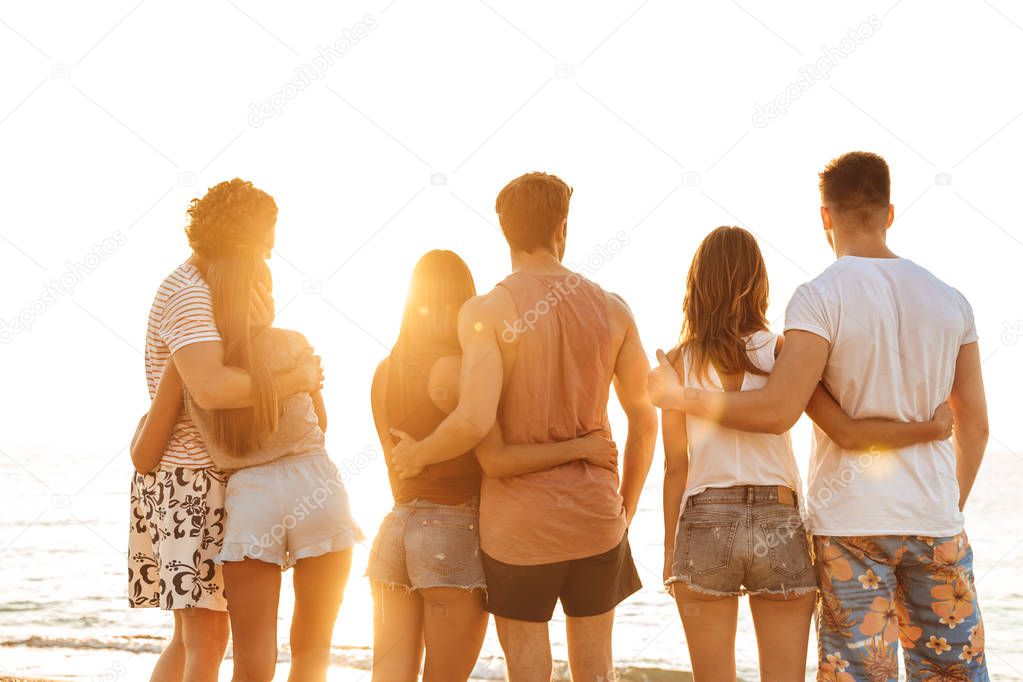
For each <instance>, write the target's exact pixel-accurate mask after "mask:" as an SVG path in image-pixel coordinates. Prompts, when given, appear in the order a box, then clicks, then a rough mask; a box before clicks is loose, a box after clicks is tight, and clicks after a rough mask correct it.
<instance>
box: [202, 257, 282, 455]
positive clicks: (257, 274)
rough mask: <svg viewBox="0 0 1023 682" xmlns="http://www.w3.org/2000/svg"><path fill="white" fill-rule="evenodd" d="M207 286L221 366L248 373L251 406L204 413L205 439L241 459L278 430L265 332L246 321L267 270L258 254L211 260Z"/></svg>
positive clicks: (277, 403)
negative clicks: (221, 349)
mask: <svg viewBox="0 0 1023 682" xmlns="http://www.w3.org/2000/svg"><path fill="white" fill-rule="evenodd" d="M206 281H207V284H208V285H209V287H210V292H211V294H212V295H213V316H214V318H215V319H216V321H217V329H218V330H219V331H220V337H221V339H222V340H223V342H224V364H225V365H227V366H230V367H237V368H238V369H241V370H244V371H245V372H247V373H248V374H249V376H250V377H252V388H253V391H252V393H253V406H252V407H242V408H237V409H225V410H211V411H210V412H209V413H208V415H207V416H206V419H205V421H206V422H207V423H208V424H209V427H210V433H209V434H208V436H209V437H210V438H211V439H212V440H213V442H214V444H216V445H217V446H218V447H219V448H221V449H223V450H226V451H227V452H229V453H231V454H232V455H236V456H237V455H244V454H245V453H246V452H249V451H250V450H252V449H254V448H256V447H258V446H259V443H260V442H261V440H262V439H263V438H265V437H267V436H269V435H270V434H272V433H273V432H274V431H276V430H277V423H278V418H279V416H280V400H279V397H278V395H277V386H276V384H275V383H274V379H273V372H272V369H271V367H270V363H269V349H270V339H269V331H270V327H269V326H267V327H265V328H261V329H254V328H252V327H251V326H250V322H249V308H250V305H251V301H252V297H253V296H255V295H257V294H256V285H257V284H262V285H263V286H265V287H266V289H267V291H270V288H271V282H272V281H271V277H270V268H269V267H267V264H266V261H264V260H263V259H262V257H260V256H259V255H257V254H254V253H249V252H248V251H247V250H240V251H239V252H238V253H237V254H232V255H229V256H222V257H220V258H217V259H216V260H214V261H212V262H211V263H210V266H209V268H208V269H207V273H206Z"/></svg>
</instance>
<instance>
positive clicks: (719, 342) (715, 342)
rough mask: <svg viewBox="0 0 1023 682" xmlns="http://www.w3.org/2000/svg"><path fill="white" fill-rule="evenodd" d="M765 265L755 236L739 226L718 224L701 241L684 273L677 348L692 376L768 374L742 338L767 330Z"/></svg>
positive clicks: (679, 356) (678, 357)
mask: <svg viewBox="0 0 1023 682" xmlns="http://www.w3.org/2000/svg"><path fill="white" fill-rule="evenodd" d="M768 292H769V289H768V282H767V267H766V266H765V265H764V258H763V256H762V255H761V253H760V247H759V246H757V240H756V238H755V237H754V236H753V235H752V234H750V233H749V232H747V231H746V230H744V229H742V228H741V227H719V228H717V229H715V230H714V231H712V232H711V233H710V234H708V235H707V236H706V237H705V238H704V240H703V242H701V243H700V246H699V248H698V249H697V250H696V254H695V255H694V256H693V263H692V265H691V266H690V267H689V275H688V276H687V278H686V294H685V299H684V300H683V302H682V312H683V315H684V317H683V321H682V333H681V334H680V337H679V350H680V353H679V355H678V356H677V357H676V360H678V359H680V358H681V353H683V352H684V353H688V357H689V360H690V366H691V368H692V369H693V370H695V371H696V372H697V376H702V377H704V378H706V376H707V367H708V366H709V365H710V364H713V365H714V367H715V369H717V370H718V372H719V373H723V374H735V373H739V372H749V373H751V374H759V375H764V374H767V372H765V371H764V370H763V369H761V368H760V367H757V366H756V365H755V364H754V363H753V361H752V360H751V359H750V357H749V354H748V353H747V341H746V337H748V336H749V335H750V334H752V333H754V332H758V331H766V330H767V329H768V325H767V302H768Z"/></svg>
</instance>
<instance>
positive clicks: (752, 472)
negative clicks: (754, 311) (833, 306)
mask: <svg viewBox="0 0 1023 682" xmlns="http://www.w3.org/2000/svg"><path fill="white" fill-rule="evenodd" d="M777 343H778V337H777V336H775V335H774V334H772V333H771V332H767V331H762V332H756V333H755V334H752V335H751V336H750V337H748V338H747V339H746V349H747V350H746V352H747V354H748V355H749V358H750V360H752V361H753V364H754V365H756V366H757V367H759V368H760V369H762V370H764V371H765V372H770V371H771V369H773V368H774V349H775V346H776V345H777ZM687 355H688V354H686V353H684V354H683V365H684V369H683V378H682V380H683V383H684V384H685V386H686V387H688V388H698V389H701V390H705V391H721V390H723V389H722V386H721V379H720V377H719V376H718V373H717V371H716V370H715V369H714V366H713V365H709V366H708V367H707V374H706V378H704V376H702V375H701V373H700V372H697V371H694V368H692V367H690V363H689V358H688V357H686V356H687ZM765 385H767V376H765V375H759V374H750V373H749V372H746V374H745V375H744V376H743V379H742V386H741V387H740V390H743V391H752V390H755V389H758V388H763V387H764V386H765ZM686 436H687V440H688V441H689V474H688V476H687V478H686V490H685V494H684V495H683V497H682V505H683V506H685V502H686V500H687V499H689V498H690V497H692V496H693V495H698V494H699V493H702V492H703V491H704V490H707V489H708V488H730V487H732V486H737V485H783V486H786V487H788V488H791V489H792V490H793V492H795V493H796V496H797V497H798V498H799V499H800V500H802V497H803V487H802V484H801V483H800V480H799V468H798V467H797V466H796V458H795V455H794V454H793V453H792V441H791V439H790V437H789V434H788V432H787V431H786V432H785V433H783V434H780V435H779V434H773V433H753V432H749V431H738V430H736V429H729V428H726V427H724V426H721V425H719V424H717V423H716V422H712V421H708V420H706V419H701V418H699V417H694V416H692V415H688V414H687V415H686Z"/></svg>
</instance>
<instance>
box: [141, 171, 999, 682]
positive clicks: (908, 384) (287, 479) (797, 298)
mask: <svg viewBox="0 0 1023 682" xmlns="http://www.w3.org/2000/svg"><path fill="white" fill-rule="evenodd" d="M820 191H821V204H822V206H821V209H820V213H821V219H822V223H823V230H824V235H825V236H826V238H827V241H828V243H829V244H830V246H831V248H832V249H833V250H834V252H835V255H836V257H837V260H836V262H835V263H834V264H833V265H832V266H831V267H829V268H828V269H826V270H825V271H824V272H823V273H822V274H821V275H820V276H818V277H817V278H815V279H814V280H812V281H811V282H808V283H807V284H804V285H802V286H800V287H799V288H798V289H797V290H796V292H795V294H794V295H793V297H792V299H791V301H790V302H789V304H788V308H787V310H786V315H785V329H784V334H783V335H777V334H774V333H772V332H771V331H770V329H769V325H768V321H767V318H766V311H767V302H768V278H767V272H766V268H765V265H764V261H763V258H762V256H761V253H760V250H759V248H758V246H757V242H756V239H755V238H754V237H753V236H752V235H751V234H750V233H749V232H747V231H746V230H743V229H741V228H739V227H719V228H717V229H715V230H713V231H712V232H711V233H710V234H709V235H708V236H707V237H706V238H705V239H704V240H703V242H702V243H701V244H700V246H699V248H698V250H697V252H696V254H695V257H694V258H693V261H692V265H691V267H690V269H689V273H688V276H687V278H686V283H685V293H684V298H683V302H682V319H681V322H680V328H681V333H680V336H679V340H678V343H677V344H676V345H675V346H674V347H673V348H672V349H671V350H670V351H669V352H667V353H663V352H661V351H657V354H656V355H657V364H656V366H654V368H653V369H651V365H650V362H649V359H648V355H647V353H646V352H645V350H644V348H643V345H642V343H641V341H640V337H639V333H638V331H637V328H636V323H635V320H634V319H633V315H632V312H631V311H630V309H629V307H628V305H627V304H626V303H625V301H624V300H623V299H622V298H621V297H619V296H617V295H615V294H612V293H609V292H606V291H604V290H603V289H602V288H601V287H600V286H598V285H597V284H596V283H594V282H592V281H590V280H589V279H587V278H585V277H583V276H582V275H580V274H578V273H575V272H572V271H571V270H569V269H568V268H566V267H565V266H564V265H563V264H562V262H561V261H562V257H563V255H564V253H565V244H566V239H567V235H568V227H567V226H568V210H569V200H570V198H571V195H572V189H571V187H569V186H568V185H567V184H566V183H565V182H564V181H562V180H561V179H560V178H558V177H556V176H554V175H549V174H546V173H528V174H526V175H523V176H521V177H519V178H516V179H514V180H512V181H511V182H510V183H509V184H508V185H507V186H505V187H504V188H503V189H502V190H501V192H500V194H499V195H498V197H497V202H496V210H497V214H498V217H499V221H500V225H501V228H502V231H503V233H504V236H505V238H506V239H507V242H508V246H509V249H510V255H511V265H512V273H511V274H510V275H509V276H508V277H506V278H505V279H504V280H503V281H501V282H500V283H499V284H498V285H497V286H496V287H494V288H493V289H492V290H491V291H489V292H487V293H484V294H477V292H476V288H475V284H474V282H473V278H472V274H471V273H470V270H469V268H468V267H467V265H466V264H465V262H463V261H462V260H461V259H460V258H459V257H458V256H457V255H456V254H454V253H452V252H451V251H431V252H429V253H427V254H426V255H424V256H423V257H422V258H421V259H420V260H419V262H418V263H417V264H416V266H415V269H414V271H413V273H412V283H411V286H410V287H409V293H408V298H407V301H406V304H405V309H404V315H403V316H402V320H401V328H400V331H399V334H398V338H397V341H396V342H395V344H394V346H393V348H392V350H391V352H390V353H389V355H388V356H387V357H386V358H384V359H383V361H382V362H381V363H380V364H379V366H378V367H377V369H376V372H375V374H374V376H373V382H372V387H371V403H372V411H373V418H374V421H375V426H376V430H377V433H378V435H379V438H380V442H381V446H382V448H383V452H384V457H385V461H386V464H387V469H388V474H389V479H390V485H391V491H392V493H393V497H394V507H393V509H392V510H391V512H390V513H389V514H388V515H387V517H386V518H385V519H384V521H383V523H382V524H381V526H380V529H379V531H378V533H377V535H376V538H375V540H374V541H373V544H372V549H371V551H370V558H369V563H368V567H367V570H366V574H367V576H368V578H369V580H370V584H371V588H372V592H373V600H374V618H373V628H374V656H373V679H374V680H375V681H376V682H403V681H412V680H416V679H418V677H419V675H420V671H422V675H423V679H424V680H427V681H430V682H456V681H458V680H467V679H468V678H469V676H470V674H471V672H472V669H473V667H474V664H475V662H476V659H477V657H478V655H479V651H480V648H481V646H482V644H483V640H484V635H485V632H486V629H487V623H488V620H489V615H490V614H492V615H493V616H494V619H495V623H496V628H497V634H498V637H499V639H500V643H501V647H502V649H503V650H504V654H505V660H506V665H507V674H508V679H509V680H510V681H511V682H534V681H536V682H540V681H543V682H546V681H547V680H550V678H551V674H552V660H551V650H550V641H549V632H548V623H549V621H550V620H551V617H552V614H553V612H554V609H555V606H556V605H557V603H558V602H560V603H561V607H562V610H563V612H564V614H565V620H566V631H567V641H568V658H569V665H570V668H571V672H572V678H573V679H574V680H577V681H578V682H583V681H585V682H597V681H601V682H603V681H605V680H612V679H618V677H617V676H616V673H615V671H614V663H613V657H612V647H611V633H612V625H613V620H614V611H615V607H616V606H617V605H618V604H619V603H621V602H622V601H623V600H624V599H626V598H627V597H629V595H631V594H633V593H635V592H636V591H637V590H638V589H639V588H640V579H639V576H638V573H637V571H636V568H635V565H634V563H633V559H632V555H631V550H630V547H629V533H628V529H629V526H630V524H631V522H632V520H633V517H634V516H635V513H636V510H637V507H638V504H639V498H640V493H641V491H642V488H643V485H644V482H645V480H646V477H647V473H648V471H649V468H650V465H651V461H652V459H653V454H654V448H655V444H656V440H657V428H658V423H659V421H658V416H657V412H656V408H660V409H661V411H662V414H661V419H660V425H661V429H662V436H663V438H662V440H663V446H664V461H665V469H664V485H663V491H664V492H663V507H664V568H663V579H664V585H665V588H666V589H667V591H668V592H669V593H670V594H671V595H672V597H673V598H674V600H675V602H676V603H677V606H678V612H679V615H680V618H681V621H682V625H683V628H684V630H685V639H686V643H687V645H688V647H689V653H690V657H691V659H692V663H693V669H694V675H695V678H696V679H697V680H698V681H699V682H704V681H709V680H734V679H735V675H736V673H735V651H734V649H735V635H736V628H737V612H738V601H739V597H740V596H742V595H749V597H750V599H749V602H750V608H751V611H752V615H753V622H754V627H755V630H756V637H757V643H758V649H759V665H760V671H761V677H762V679H765V680H802V679H804V677H805V674H806V657H807V646H808V641H809V629H810V622H811V618H812V615H813V613H814V611H815V608H816V613H817V638H818V645H819V653H820V655H819V661H818V679H819V680H834V681H836V682H838V681H840V682H854V681H859V680H864V681H868V680H869V681H871V682H874V681H877V680H896V679H897V677H898V660H897V654H898V650H899V648H900V646H901V649H902V650H903V653H904V657H905V667H906V671H907V674H908V677H909V678H910V679H914V680H987V679H988V676H987V671H986V657H985V654H984V631H983V625H982V622H981V618H980V611H979V607H978V605H977V598H976V592H975V587H974V579H973V572H972V552H971V550H970V545H969V543H968V541H967V538H966V534H965V532H964V530H963V523H964V522H963V513H962V509H963V506H964V505H965V503H966V500H967V497H968V496H969V493H970V490H971V488H972V486H973V482H974V480H975V477H976V474H977V471H978V468H979V465H980V462H981V459H982V457H983V453H984V449H985V446H986V441H987V414H986V412H987V410H986V404H985V397H984V388H983V381H982V378H981V369H980V364H981V361H980V355H979V352H978V348H977V334H976V330H975V326H974V321H973V313H972V310H971V308H970V305H969V303H968V302H967V301H966V299H965V298H964V297H963V296H962V295H961V294H960V293H959V292H958V291H956V290H955V289H953V288H952V287H950V286H949V285H947V284H945V283H943V282H942V281H940V280H939V279H938V278H937V277H935V276H934V275H932V274H931V273H930V272H928V271H927V270H925V269H924V268H922V267H921V266H919V265H917V264H915V263H913V262H912V261H910V260H907V259H904V258H900V257H898V256H896V255H895V254H894V253H893V252H892V251H891V250H890V249H889V248H888V246H887V245H886V232H887V230H888V228H889V227H890V226H891V224H892V220H893V217H894V209H893V207H892V205H891V203H890V196H889V195H890V178H889V169H888V166H887V164H886V162H885V161H884V160H883V159H882V158H881V157H879V156H877V155H875V154H870V153H865V152H852V153H849V154H845V155H843V156H841V157H839V158H837V159H835V160H833V161H831V162H830V163H829V164H828V165H827V167H826V168H825V169H824V171H823V172H821V173H820ZM276 216H277V207H276V205H275V203H274V201H273V199H272V198H271V197H270V196H269V195H267V194H266V193H264V192H262V191H261V190H259V189H257V188H255V187H254V186H253V185H252V184H251V183H248V182H244V181H242V180H238V179H235V180H231V181H229V182H223V183H221V184H219V185H216V186H215V187H213V188H211V189H210V190H209V192H208V193H207V194H206V195H205V196H204V197H202V198H200V199H195V200H193V202H192V205H191V207H190V209H189V225H188V227H187V230H186V232H187V235H188V239H189V243H190V245H191V248H192V256H191V258H189V260H188V261H187V262H185V263H184V264H182V265H181V266H179V267H178V268H177V269H176V270H175V271H174V272H173V273H172V274H171V275H170V276H168V277H167V278H166V279H165V280H164V282H163V283H162V284H161V286H160V288H159V291H158V292H157V295H156V298H155V300H154V303H153V306H152V310H151V312H150V316H149V326H148V331H147V339H146V340H147V344H146V379H147V382H148V385H149V391H150V396H151V398H152V403H151V406H150V409H149V412H148V413H147V414H146V415H145V416H144V417H143V419H142V420H141V422H140V423H139V427H138V430H137V431H136V435H135V438H134V440H133V442H132V448H131V455H132V460H133V463H134V466H135V468H136V470H137V473H136V474H135V476H134V479H133V482H132V493H131V514H132V519H131V521H132V523H131V533H130V550H129V575H128V578H129V599H130V603H131V605H132V606H133V607H159V608H162V609H165V610H170V611H172V612H173V613H174V619H175V620H174V634H173V637H172V639H171V641H170V642H169V644H168V645H167V647H166V649H165V650H164V652H163V654H162V655H161V656H160V659H159V662H158V663H157V665H156V668H155V669H154V671H153V675H152V680H154V681H157V682H164V681H173V682H179V681H182V680H184V681H186V682H198V681H207V680H216V679H217V674H218V668H219V665H220V661H221V659H222V658H223V655H224V653H225V650H226V647H227V643H228V635H229V632H230V634H231V636H232V638H233V658H234V679H235V680H236V681H239V682H241V681H249V680H253V681H255V680H259V681H266V680H270V679H272V678H273V676H274V671H275V665H276V657H277V631H276V624H277V606H278V598H279V595H280V586H281V572H282V569H287V568H290V567H294V573H293V576H294V589H295V612H294V614H293V617H292V626H291V672H290V677H289V679H290V680H295V681H299V680H324V679H325V677H326V669H327V666H328V665H329V661H330V641H331V635H332V631H333V626H334V622H335V621H336V619H337V615H338V610H339V608H340V605H341V598H342V593H343V590H344V586H345V583H346V582H347V579H348V573H349V567H350V564H351V550H352V547H353V546H354V545H355V544H357V543H359V542H361V541H362V540H363V535H362V532H361V530H360V529H359V527H358V525H357V524H356V522H355V521H354V520H353V517H352V513H351V510H350V506H349V502H348V498H347V495H346V492H345V489H344V485H343V483H342V481H341V477H340V476H339V474H338V470H337V468H336V467H335V466H334V464H333V463H332V462H331V460H330V459H329V457H328V456H327V452H326V449H325V447H324V442H325V440H324V432H325V430H326V426H327V417H326V412H325V410H324V403H323V399H322V397H321V395H320V389H321V388H322V385H323V373H322V370H321V368H320V364H319V359H318V357H317V356H316V355H315V354H314V353H313V351H312V349H311V348H310V345H309V343H308V341H307V340H306V339H305V337H304V336H302V334H300V333H298V332H295V331H288V330H283V329H278V328H275V327H274V326H273V322H274V307H273V295H272V282H271V278H270V271H269V269H268V268H267V265H266V260H267V258H268V257H269V255H270V251H271V249H272V247H273V241H274V224H275V221H276ZM612 386H613V387H614V390H615V393H616V395H617V398H618V401H619V403H620V404H621V407H622V409H623V411H624V414H625V416H626V419H627V422H628V430H627V434H626V437H625V442H624V446H623V447H622V448H621V449H619V448H618V446H617V444H616V443H615V442H614V441H613V440H612V437H611V432H610V426H609V422H608V415H607V404H608V400H609V396H610V389H611V387H612ZM804 411H805V412H806V413H807V415H809V417H810V418H811V419H812V420H813V422H814V423H815V428H814V443H813V454H812V459H811V462H810V467H809V475H810V480H809V481H808V486H807V488H806V490H805V492H804V487H803V485H802V482H801V481H800V475H799V470H798V468H797V466H796V461H795V457H794V455H793V450H792V445H791V441H790V437H789V434H788V431H789V429H790V428H791V427H792V425H793V424H794V423H795V422H796V420H797V419H798V418H799V416H800V415H801V414H802V413H803V412H804ZM424 659H425V661H424Z"/></svg>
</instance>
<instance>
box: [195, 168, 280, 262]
mask: <svg viewBox="0 0 1023 682" xmlns="http://www.w3.org/2000/svg"><path fill="white" fill-rule="evenodd" d="M188 220H189V222H188V227H186V228H185V233H186V234H187V235H188V243H189V245H190V246H191V247H192V251H194V252H195V253H196V255H198V256H201V257H202V258H207V259H211V260H212V259H215V258H218V257H220V256H222V255H225V254H232V253H234V252H237V251H252V252H254V253H258V254H259V255H261V256H263V255H265V254H266V253H268V252H269V251H270V249H271V247H272V246H273V227H274V224H275V223H276V222H277V204H276V203H275V202H274V200H273V197H271V196H270V195H269V194H267V193H266V192H264V191H263V190H261V189H258V188H256V187H255V186H254V185H253V184H252V183H251V182H248V181H246V180H241V179H239V178H235V179H233V180H227V181H225V182H221V183H220V184H217V185H214V186H213V187H211V188H210V189H209V191H208V192H206V195H205V196H203V197H202V198H201V199H192V203H191V205H190V206H189V207H188Z"/></svg>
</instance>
